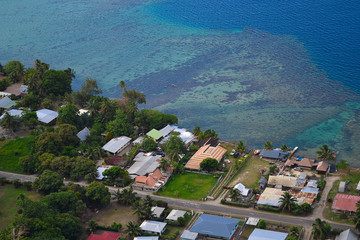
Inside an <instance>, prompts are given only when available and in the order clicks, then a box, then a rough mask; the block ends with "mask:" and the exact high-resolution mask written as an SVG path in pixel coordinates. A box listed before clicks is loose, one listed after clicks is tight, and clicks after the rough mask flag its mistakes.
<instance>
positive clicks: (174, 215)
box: [166, 209, 186, 221]
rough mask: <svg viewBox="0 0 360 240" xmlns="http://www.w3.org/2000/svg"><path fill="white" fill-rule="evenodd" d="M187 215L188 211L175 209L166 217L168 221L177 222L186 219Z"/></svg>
mask: <svg viewBox="0 0 360 240" xmlns="http://www.w3.org/2000/svg"><path fill="white" fill-rule="evenodd" d="M185 214H186V211H182V210H176V209H173V210H171V212H170V213H169V215H168V216H167V217H166V220H172V221H177V220H178V218H179V217H184V216H185Z"/></svg>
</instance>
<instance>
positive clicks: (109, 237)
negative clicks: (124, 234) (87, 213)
mask: <svg viewBox="0 0 360 240" xmlns="http://www.w3.org/2000/svg"><path fill="white" fill-rule="evenodd" d="M119 237H120V234H119V233H113V232H103V234H102V235H96V234H90V236H89V237H88V238H87V239H86V240H117V239H118V238H119Z"/></svg>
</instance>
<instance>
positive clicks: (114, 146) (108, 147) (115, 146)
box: [102, 136, 131, 154]
mask: <svg viewBox="0 0 360 240" xmlns="http://www.w3.org/2000/svg"><path fill="white" fill-rule="evenodd" d="M130 141H131V138H129V137H126V136H121V137H117V138H113V139H111V140H110V141H109V142H108V143H106V144H105V145H104V146H103V147H102V149H104V150H105V151H108V152H111V153H112V154H115V153H116V152H117V151H119V150H120V149H121V148H122V147H124V146H125V145H126V144H128V143H129V142H130Z"/></svg>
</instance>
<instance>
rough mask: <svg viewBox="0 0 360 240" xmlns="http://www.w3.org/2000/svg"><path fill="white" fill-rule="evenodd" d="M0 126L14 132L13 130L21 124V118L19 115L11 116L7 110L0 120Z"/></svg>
mask: <svg viewBox="0 0 360 240" xmlns="http://www.w3.org/2000/svg"><path fill="white" fill-rule="evenodd" d="M0 126H1V127H3V128H5V129H6V130H8V131H9V132H10V133H11V134H14V130H16V129H18V128H19V127H20V126H21V119H20V118H19V117H15V116H11V115H10V114H9V113H8V112H6V113H5V115H4V117H3V118H2V119H1V120H0Z"/></svg>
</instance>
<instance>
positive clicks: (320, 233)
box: [312, 218, 331, 240]
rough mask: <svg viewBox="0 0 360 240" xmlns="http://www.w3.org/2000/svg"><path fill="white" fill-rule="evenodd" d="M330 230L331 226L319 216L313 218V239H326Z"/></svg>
mask: <svg viewBox="0 0 360 240" xmlns="http://www.w3.org/2000/svg"><path fill="white" fill-rule="evenodd" d="M330 232H331V226H330V224H329V223H327V222H326V221H322V220H321V219H320V218H316V219H315V223H313V225H312V236H313V239H314V240H315V239H316V240H324V239H326V238H327V237H328V236H329V234H330Z"/></svg>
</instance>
